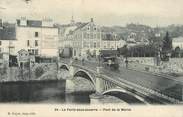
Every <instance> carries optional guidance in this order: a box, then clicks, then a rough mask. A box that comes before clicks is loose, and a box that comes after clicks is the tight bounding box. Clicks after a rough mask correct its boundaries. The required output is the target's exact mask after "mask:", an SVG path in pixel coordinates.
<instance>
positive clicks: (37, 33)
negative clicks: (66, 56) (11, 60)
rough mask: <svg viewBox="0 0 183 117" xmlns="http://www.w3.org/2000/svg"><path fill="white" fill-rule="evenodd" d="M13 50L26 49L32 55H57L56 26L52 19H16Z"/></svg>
mask: <svg viewBox="0 0 183 117" xmlns="http://www.w3.org/2000/svg"><path fill="white" fill-rule="evenodd" d="M16 39H17V41H16V44H15V45H16V47H15V52H18V51H19V50H21V49H25V50H27V51H28V52H29V53H30V54H32V55H40V56H48V57H53V56H57V55H58V28H56V27H54V26H53V22H52V20H43V21H41V20H27V19H25V18H24V19H20V20H17V26H16Z"/></svg>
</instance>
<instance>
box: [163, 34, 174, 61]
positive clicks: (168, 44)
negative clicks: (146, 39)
mask: <svg viewBox="0 0 183 117" xmlns="http://www.w3.org/2000/svg"><path fill="white" fill-rule="evenodd" d="M171 50H172V40H171V38H170V36H169V33H168V32H166V35H165V37H164V38H163V44H162V52H161V60H162V61H168V60H169V57H170V54H171Z"/></svg>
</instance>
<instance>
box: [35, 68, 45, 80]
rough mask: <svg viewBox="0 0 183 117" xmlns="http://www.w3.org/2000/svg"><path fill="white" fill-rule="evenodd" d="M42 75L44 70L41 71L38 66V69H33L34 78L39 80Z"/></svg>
mask: <svg viewBox="0 0 183 117" xmlns="http://www.w3.org/2000/svg"><path fill="white" fill-rule="evenodd" d="M43 73H44V70H43V68H42V67H41V66H39V67H37V68H36V69H35V76H36V78H39V77H40V76H42V75H43Z"/></svg>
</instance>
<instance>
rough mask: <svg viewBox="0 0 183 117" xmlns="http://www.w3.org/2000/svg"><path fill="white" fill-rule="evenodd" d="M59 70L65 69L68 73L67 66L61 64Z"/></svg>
mask: <svg viewBox="0 0 183 117" xmlns="http://www.w3.org/2000/svg"><path fill="white" fill-rule="evenodd" d="M60 69H65V70H67V71H69V66H68V65H66V64H62V65H60Z"/></svg>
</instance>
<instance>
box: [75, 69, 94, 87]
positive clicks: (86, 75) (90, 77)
mask: <svg viewBox="0 0 183 117" xmlns="http://www.w3.org/2000/svg"><path fill="white" fill-rule="evenodd" d="M77 76H80V77H82V78H86V79H87V80H89V81H90V82H92V84H93V85H94V86H95V78H94V77H95V76H93V75H91V74H90V73H89V72H88V71H86V70H82V69H79V70H77V71H76V72H75V73H74V77H77Z"/></svg>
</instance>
